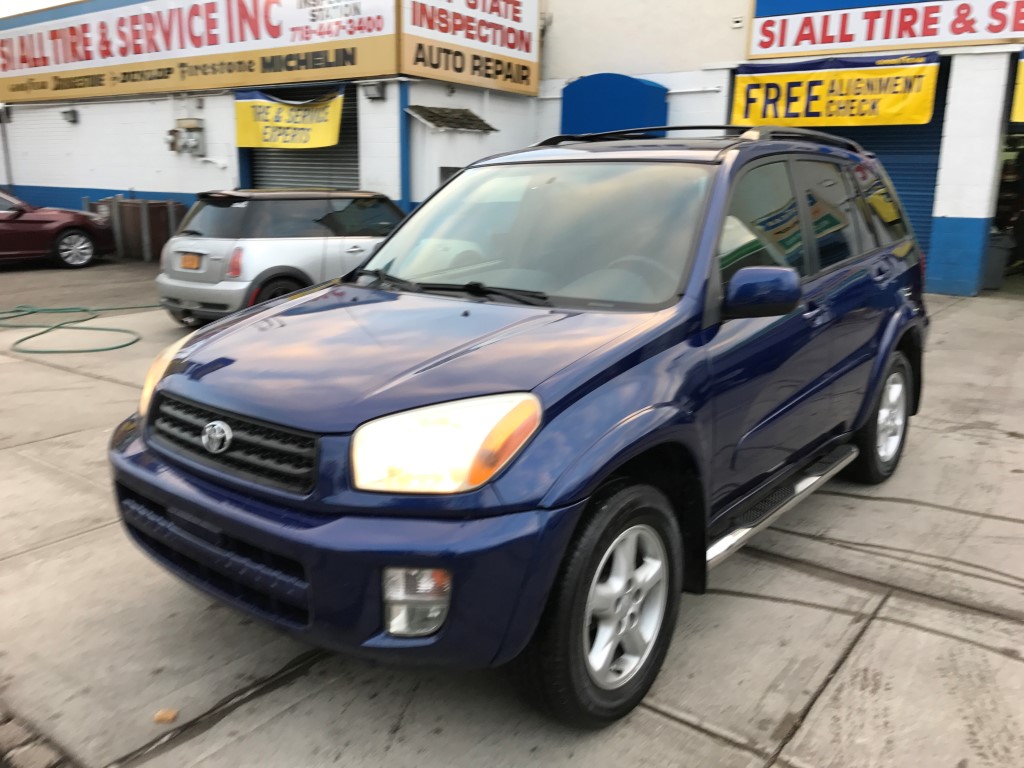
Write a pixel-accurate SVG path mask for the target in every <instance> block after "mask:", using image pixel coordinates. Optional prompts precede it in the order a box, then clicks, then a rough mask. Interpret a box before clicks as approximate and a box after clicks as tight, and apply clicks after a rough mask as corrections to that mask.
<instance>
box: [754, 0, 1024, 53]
mask: <svg viewBox="0 0 1024 768" xmlns="http://www.w3.org/2000/svg"><path fill="white" fill-rule="evenodd" d="M751 29H752V33H751V36H750V57H751V58H766V57H771V56H806V55H808V54H811V55H813V54H815V53H838V52H847V53H850V52H857V51H880V50H894V49H899V50H907V49H914V48H939V47H944V46H955V45H987V44H994V43H1004V42H1013V41H1018V40H1019V39H1020V38H1021V37H1024V2H1021V1H1020V0H945V1H944V2H943V1H942V0H940V1H939V2H934V1H933V2H913V0H904V1H903V2H890V3H874V4H872V3H871V2H870V0H869V1H868V2H864V0H845V2H844V0H756V1H755V3H754V21H753V24H752V25H751Z"/></svg>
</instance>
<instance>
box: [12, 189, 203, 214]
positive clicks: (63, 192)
mask: <svg viewBox="0 0 1024 768" xmlns="http://www.w3.org/2000/svg"><path fill="white" fill-rule="evenodd" d="M12 191H13V193H14V195H15V197H18V198H20V199H22V200H24V201H25V202H26V203H31V204H32V205H46V206H50V207H53V208H72V209H74V210H81V209H82V198H83V197H88V198H89V199H90V200H92V201H97V200H101V199H102V198H104V197H113V196H114V195H124V196H125V197H126V198H128V199H132V198H134V199H136V200H174V201H176V202H179V203H184V204H185V205H187V206H191V205H192V203H194V202H195V201H196V196H195V195H194V194H188V193H183V192H149V191H146V190H141V189H135V190H127V189H99V188H96V187H36V186H32V185H30V184H15V185H14V186H13V189H12Z"/></svg>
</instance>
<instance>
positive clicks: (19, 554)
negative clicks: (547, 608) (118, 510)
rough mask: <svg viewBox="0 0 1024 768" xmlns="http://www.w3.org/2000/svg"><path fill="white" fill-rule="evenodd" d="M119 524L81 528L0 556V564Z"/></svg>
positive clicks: (103, 524) (112, 522)
mask: <svg viewBox="0 0 1024 768" xmlns="http://www.w3.org/2000/svg"><path fill="white" fill-rule="evenodd" d="M119 522H120V521H119V520H110V521H108V522H106V523H100V524H99V525H94V526H92V527H91V528H83V529H82V530H80V531H75V532H74V533H69V534H68V535H66V536H61V537H60V538H58V539H53V540H51V541H46V542H43V543H42V544H36V545H35V546H33V547H26V548H25V549H19V550H16V551H14V552H10V553H8V554H6V555H0V563H4V562H7V561H8V560H13V559H14V558H16V557H22V556H24V555H29V554H31V553H33V552H38V551H39V550H41V549H46V548H47V547H53V546H55V545H57V544H63V543H64V542H65V541H70V540H71V539H76V538H78V537H79V536H84V535H85V534H87V533H93V532H94V531H101V530H103V529H104V528H109V527H110V526H112V525H117V524H118V523H119Z"/></svg>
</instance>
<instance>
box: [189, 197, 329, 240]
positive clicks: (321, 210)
mask: <svg viewBox="0 0 1024 768" xmlns="http://www.w3.org/2000/svg"><path fill="white" fill-rule="evenodd" d="M326 216H327V202H326V200H323V199H319V200H240V201H239V200H236V201H232V200H230V199H228V200H224V201H221V200H202V201H200V202H198V203H196V205H195V206H194V207H193V208H192V210H191V211H189V214H188V216H186V217H185V220H184V221H183V222H182V223H181V228H180V229H179V230H178V231H179V232H181V233H189V234H194V235H197V236H200V237H217V238H229V239H232V240H233V239H237V238H255V237H267V238H291V237H325V236H327V235H329V234H330V230H329V229H328V228H327V226H326V225H325V223H324V220H325V218H326Z"/></svg>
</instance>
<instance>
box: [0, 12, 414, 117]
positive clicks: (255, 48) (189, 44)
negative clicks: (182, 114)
mask: <svg viewBox="0 0 1024 768" xmlns="http://www.w3.org/2000/svg"><path fill="white" fill-rule="evenodd" d="M90 7H92V8H95V9H96V10H93V11H91V12H90V11H89V8H90ZM396 26H397V25H396V22H395V4H394V2H393V0H147V2H133V1H132V0H104V1H103V2H86V3H74V4H72V5H64V6H60V7H57V8H52V9H50V10H47V11H42V12H39V13H34V14H26V15H23V16H17V17H10V18H6V19H0V101H6V102H22V101H33V100H44V99H51V100H52V99H74V98H83V97H89V96H112V95H121V94H135V93H158V92H165V91H181V90H202V89H208V88H225V87H236V86H246V85H271V84H278V83H294V82H304V81H312V80H335V79H347V78H353V77H365V76H376V75H382V74H394V69H395V46H396V37H395V32H396Z"/></svg>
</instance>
